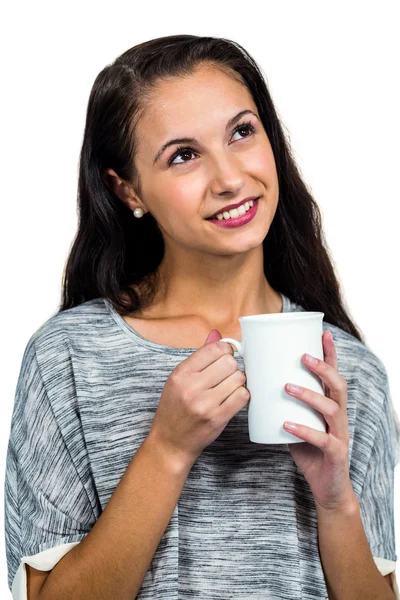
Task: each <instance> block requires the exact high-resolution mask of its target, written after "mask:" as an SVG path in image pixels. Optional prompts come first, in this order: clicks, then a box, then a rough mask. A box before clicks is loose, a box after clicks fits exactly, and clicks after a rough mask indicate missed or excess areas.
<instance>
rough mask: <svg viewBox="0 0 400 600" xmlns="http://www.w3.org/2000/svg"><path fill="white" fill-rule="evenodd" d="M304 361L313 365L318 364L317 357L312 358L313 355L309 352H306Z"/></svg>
mask: <svg viewBox="0 0 400 600" xmlns="http://www.w3.org/2000/svg"><path fill="white" fill-rule="evenodd" d="M306 361H307V362H309V363H311V364H313V365H317V364H318V358H314V357H313V356H311V355H310V354H306Z"/></svg>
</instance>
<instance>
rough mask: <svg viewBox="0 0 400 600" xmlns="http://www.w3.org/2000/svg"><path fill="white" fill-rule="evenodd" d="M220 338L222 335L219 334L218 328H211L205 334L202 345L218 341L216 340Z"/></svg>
mask: <svg viewBox="0 0 400 600" xmlns="http://www.w3.org/2000/svg"><path fill="white" fill-rule="evenodd" d="M221 339H222V335H221V334H220V332H219V331H218V329H211V331H210V333H209V334H208V336H207V339H206V341H205V342H204V345H205V344H208V343H210V342H218V340H221Z"/></svg>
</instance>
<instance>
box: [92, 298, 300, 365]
mask: <svg viewBox="0 0 400 600" xmlns="http://www.w3.org/2000/svg"><path fill="white" fill-rule="evenodd" d="M278 294H279V295H280V296H281V298H282V303H283V306H282V313H286V312H290V310H291V301H290V299H289V298H288V297H287V296H285V295H284V294H282V292H279V291H278ZM103 301H104V304H105V306H106V307H107V309H108V311H109V313H110V315H111V316H112V318H113V319H114V321H115V323H116V324H117V325H118V327H119V328H120V329H122V331H123V332H124V333H125V334H126V335H127V336H128V337H129V338H130V339H131V340H132V341H134V342H135V343H136V344H139V345H140V346H145V347H146V348H149V349H150V350H153V351H155V352H164V353H168V354H189V353H190V354H191V353H193V352H195V351H196V350H198V348H175V347H174V346H165V345H164V344H157V343H156V342H152V341H150V340H148V339H147V338H145V337H143V336H142V335H140V334H139V333H138V332H137V331H135V329H133V327H131V326H130V325H129V324H128V323H127V322H126V321H125V319H124V318H123V317H122V316H121V315H120V314H119V313H118V312H117V311H116V310H115V308H114V306H113V305H112V304H111V302H110V301H109V300H108V298H103ZM234 354H235V355H236V356H237V357H240V354H239V352H238V351H237V350H236V348H235V349H234Z"/></svg>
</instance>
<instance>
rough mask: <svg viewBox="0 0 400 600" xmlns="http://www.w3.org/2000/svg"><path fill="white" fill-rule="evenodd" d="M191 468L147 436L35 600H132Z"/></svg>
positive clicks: (51, 572) (190, 465)
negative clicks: (104, 503)
mask: <svg viewBox="0 0 400 600" xmlns="http://www.w3.org/2000/svg"><path fill="white" fill-rule="evenodd" d="M191 467H192V464H188V463H187V462H186V461H185V460H184V459H183V458H182V459H181V458H180V457H178V456H172V455H171V454H168V453H167V452H166V451H165V450H164V449H163V448H162V447H161V446H160V445H159V444H158V442H157V441H156V440H155V439H154V438H153V436H152V435H151V433H150V434H149V435H148V436H147V438H146V439H145V440H144V442H143V443H142V445H141V446H140V447H139V449H138V450H137V452H136V454H135V455H134V457H133V459H132V460H131V462H130V463H129V465H128V467H127V469H126V471H125V473H124V475H123V476H122V478H121V480H120V482H119V483H118V485H117V487H116V488H115V491H114V493H113V495H112V496H111V498H110V501H109V502H108V504H107V506H106V508H105V509H104V511H103V513H102V514H101V515H100V517H99V519H98V520H97V522H96V523H95V525H94V526H93V527H92V529H91V530H90V531H89V533H88V534H87V535H86V537H85V538H84V539H83V540H82V542H81V543H80V544H78V545H77V546H75V547H74V548H73V549H72V550H70V551H69V552H68V554H66V556H65V557H63V558H62V559H61V560H60V561H59V562H58V563H57V565H56V566H55V567H54V568H53V570H52V571H50V574H49V575H48V577H47V578H46V580H45V582H44V584H43V585H42V587H41V589H40V592H39V595H38V600H54V598H57V600H64V599H65V600H67V599H69V598H74V600H92V599H93V600H98V598H102V600H107V599H109V600H115V598H118V599H119V600H124V599H126V600H132V598H135V597H136V595H137V593H138V592H139V589H140V587H141V585H142V582H143V579H144V576H145V574H146V571H147V569H148V568H149V565H150V563H151V560H152V558H153V556H154V554H155V552H156V549H157V546H158V544H159V542H160V539H161V537H162V535H163V534H164V531H165V529H166V528H167V525H168V523H169V521H170V519H171V516H172V513H173V511H174V508H175V506H176V504H177V502H178V499H179V497H180V495H181V492H182V489H183V487H184V485H185V482H186V479H187V477H188V474H189V472H190V469H191Z"/></svg>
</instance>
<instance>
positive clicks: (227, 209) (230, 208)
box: [206, 196, 260, 221]
mask: <svg viewBox="0 0 400 600" xmlns="http://www.w3.org/2000/svg"><path fill="white" fill-rule="evenodd" d="M259 198H260V196H248V198H244V200H242V201H241V202H239V204H229V205H228V206H224V207H223V208H220V209H219V210H217V212H216V213H214V214H213V215H211V217H207V219H206V221H209V220H210V219H214V218H216V216H217V215H219V214H220V213H223V212H225V211H229V210H232V209H234V208H239V206H242V204H245V203H246V202H249V201H250V200H253V202H254V201H255V200H258V199H259Z"/></svg>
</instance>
